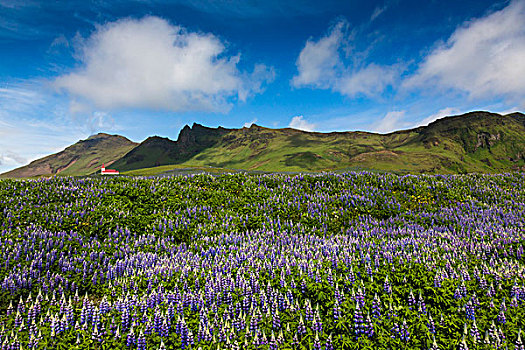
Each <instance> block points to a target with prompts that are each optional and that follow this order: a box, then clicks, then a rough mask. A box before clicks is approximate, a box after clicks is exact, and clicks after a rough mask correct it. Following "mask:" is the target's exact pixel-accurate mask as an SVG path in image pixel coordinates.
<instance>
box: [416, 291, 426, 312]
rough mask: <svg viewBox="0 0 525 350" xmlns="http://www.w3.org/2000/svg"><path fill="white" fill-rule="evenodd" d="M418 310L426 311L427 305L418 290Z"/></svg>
mask: <svg viewBox="0 0 525 350" xmlns="http://www.w3.org/2000/svg"><path fill="white" fill-rule="evenodd" d="M417 305H418V311H419V313H420V314H426V313H427V306H426V304H425V299H423V297H422V296H421V291H419V299H418V300H417Z"/></svg>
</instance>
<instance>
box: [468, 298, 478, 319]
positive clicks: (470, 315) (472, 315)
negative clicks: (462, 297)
mask: <svg viewBox="0 0 525 350" xmlns="http://www.w3.org/2000/svg"><path fill="white" fill-rule="evenodd" d="M475 312H476V310H475V308H474V305H472V302H471V300H469V301H467V304H466V305H465V313H466V316H467V319H468V320H475V319H476V314H475Z"/></svg>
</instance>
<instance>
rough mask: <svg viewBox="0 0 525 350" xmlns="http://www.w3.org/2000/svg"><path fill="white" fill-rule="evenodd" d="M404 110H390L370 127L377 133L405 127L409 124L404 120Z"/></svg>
mask: <svg viewBox="0 0 525 350" xmlns="http://www.w3.org/2000/svg"><path fill="white" fill-rule="evenodd" d="M404 118H405V111H391V112H388V113H387V114H386V115H385V116H384V117H383V118H381V119H380V120H379V121H377V122H375V123H374V124H373V125H372V129H373V130H374V131H375V132H379V133H383V134H386V133H390V132H393V131H396V130H401V129H405V128H407V127H409V126H410V123H408V122H406V121H405V120H404Z"/></svg>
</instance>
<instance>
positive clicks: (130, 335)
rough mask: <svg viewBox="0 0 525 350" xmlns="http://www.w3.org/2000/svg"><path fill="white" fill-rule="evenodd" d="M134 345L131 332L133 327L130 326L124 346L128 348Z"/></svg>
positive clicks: (133, 335) (133, 337)
mask: <svg viewBox="0 0 525 350" xmlns="http://www.w3.org/2000/svg"><path fill="white" fill-rule="evenodd" d="M133 345H135V333H134V332H133V326H131V328H130V330H129V332H128V336H127V337H126V346H128V347H130V346H133Z"/></svg>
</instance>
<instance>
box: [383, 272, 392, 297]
mask: <svg viewBox="0 0 525 350" xmlns="http://www.w3.org/2000/svg"><path fill="white" fill-rule="evenodd" d="M383 290H384V291H385V293H386V294H392V285H391V284H390V282H389V281H388V275H387V276H386V278H385V282H384V284H383Z"/></svg>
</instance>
